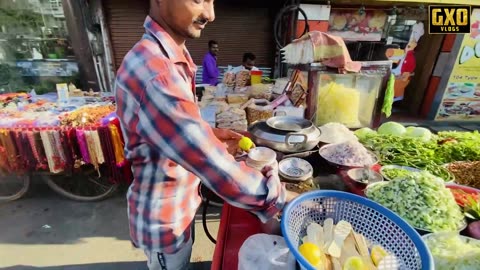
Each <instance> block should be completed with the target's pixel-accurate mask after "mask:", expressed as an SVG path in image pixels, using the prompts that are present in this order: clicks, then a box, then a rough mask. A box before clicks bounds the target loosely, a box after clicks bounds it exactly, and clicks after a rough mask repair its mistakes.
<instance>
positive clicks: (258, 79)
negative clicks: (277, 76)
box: [250, 70, 263, 85]
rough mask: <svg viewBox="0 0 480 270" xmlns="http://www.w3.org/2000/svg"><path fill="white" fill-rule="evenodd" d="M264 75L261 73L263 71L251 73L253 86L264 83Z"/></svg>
mask: <svg viewBox="0 0 480 270" xmlns="http://www.w3.org/2000/svg"><path fill="white" fill-rule="evenodd" d="M262 74H263V71H261V70H252V71H251V72H250V81H251V84H252V85H254V84H261V83H262Z"/></svg>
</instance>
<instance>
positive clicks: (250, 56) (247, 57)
mask: <svg viewBox="0 0 480 270" xmlns="http://www.w3.org/2000/svg"><path fill="white" fill-rule="evenodd" d="M255 59H257V57H256V56H255V54H253V53H244V54H243V62H245V61H247V60H252V61H254V60H255Z"/></svg>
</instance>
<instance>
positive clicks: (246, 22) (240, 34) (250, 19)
mask: <svg viewBox="0 0 480 270" xmlns="http://www.w3.org/2000/svg"><path fill="white" fill-rule="evenodd" d="M215 13H216V18H215V21H214V22H213V23H211V24H209V25H207V27H206V28H205V30H204V31H203V33H202V36H201V37H200V38H199V39H195V40H188V41H187V48H188V50H189V51H190V54H191V55H192V58H193V60H194V61H195V63H196V64H197V65H201V64H202V59H203V56H204V55H205V53H206V52H207V50H208V41H209V40H210V39H214V40H216V41H217V42H218V43H219V47H220V52H219V54H218V65H221V66H226V65H233V66H237V65H240V64H241V63H242V56H243V54H244V53H246V52H252V53H254V54H255V55H256V56H257V60H256V65H257V66H261V67H272V66H273V63H274V53H275V46H274V43H273V19H272V18H273V16H272V15H271V14H270V10H269V9H268V8H256V7H239V6H220V5H217V6H216V8H215Z"/></svg>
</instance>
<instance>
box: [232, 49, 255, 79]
mask: <svg viewBox="0 0 480 270" xmlns="http://www.w3.org/2000/svg"><path fill="white" fill-rule="evenodd" d="M256 59H257V57H256V56H255V54H253V53H244V54H243V59H242V64H241V65H240V66H238V67H235V68H234V69H233V70H232V72H233V73H235V74H237V73H238V72H240V71H243V70H250V71H257V70H258V68H257V67H255V60H256Z"/></svg>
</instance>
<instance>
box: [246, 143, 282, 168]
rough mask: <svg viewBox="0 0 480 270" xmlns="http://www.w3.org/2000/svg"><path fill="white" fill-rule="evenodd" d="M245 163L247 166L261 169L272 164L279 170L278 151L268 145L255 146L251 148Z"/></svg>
mask: <svg viewBox="0 0 480 270" xmlns="http://www.w3.org/2000/svg"><path fill="white" fill-rule="evenodd" d="M245 163H246V164H247V166H249V167H251V168H254V169H257V170H259V171H261V170H262V169H263V167H265V166H270V167H272V168H273V169H275V170H277V171H278V162H277V153H275V151H273V150H272V149H270V148H266V147H255V148H253V149H252V150H250V152H249V153H248V158H247V160H246V162H245Z"/></svg>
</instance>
